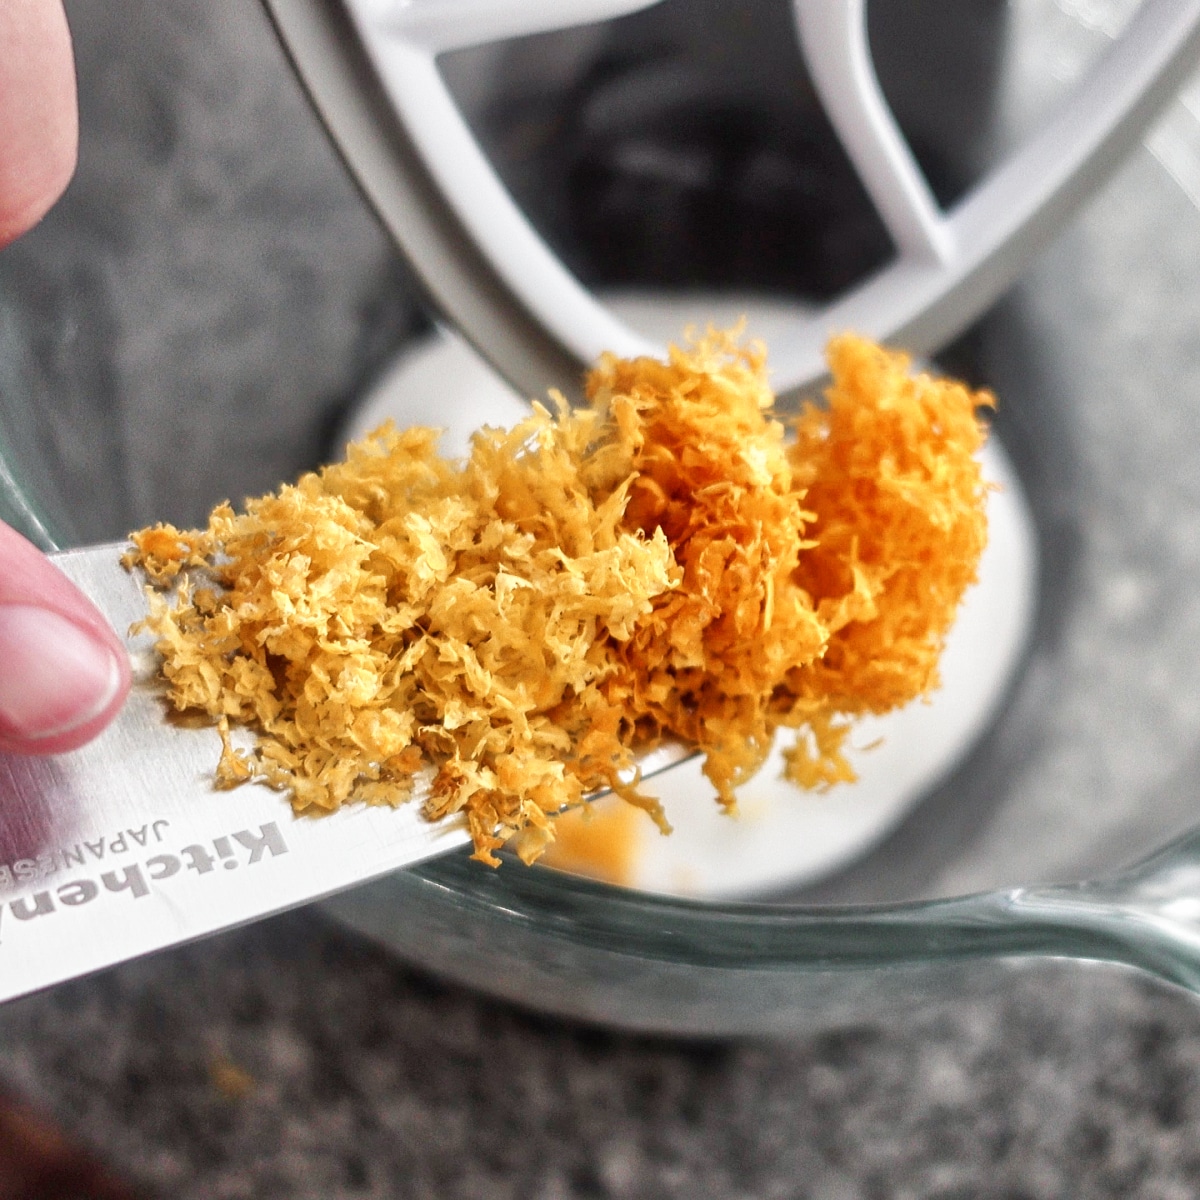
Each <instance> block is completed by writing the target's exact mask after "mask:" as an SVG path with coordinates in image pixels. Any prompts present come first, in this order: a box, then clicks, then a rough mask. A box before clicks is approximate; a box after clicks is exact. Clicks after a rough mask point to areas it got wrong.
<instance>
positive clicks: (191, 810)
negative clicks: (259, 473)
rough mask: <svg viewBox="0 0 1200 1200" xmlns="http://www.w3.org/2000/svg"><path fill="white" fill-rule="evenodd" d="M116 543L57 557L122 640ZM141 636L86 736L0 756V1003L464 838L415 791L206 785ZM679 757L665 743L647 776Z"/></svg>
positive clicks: (139, 606)
mask: <svg viewBox="0 0 1200 1200" xmlns="http://www.w3.org/2000/svg"><path fill="white" fill-rule="evenodd" d="M124 549H125V548H124V547H123V546H120V545H106V546H95V547H90V548H87V549H83V550H71V551H66V552H64V553H62V554H59V555H56V556H55V558H56V562H57V564H58V566H59V567H60V568H61V569H62V570H63V571H64V572H65V573H66V574H67V575H68V576H69V577H70V578H71V579H72V580H74V582H75V583H76V584H78V585H79V586H80V587H81V588H82V589H83V591H84V592H86V593H87V594H88V595H89V596H90V597H91V598H92V599H93V600H94V601H95V602H96V604H97V605H98V606H99V607H100V609H101V611H102V612H103V613H104V614H105V615H106V616H107V617H108V619H109V620H110V621H111V622H112V624H113V626H114V627H115V628H116V629H117V630H118V631H119V632H121V633H125V631H127V630H128V629H129V627H130V625H131V624H133V623H134V622H135V621H137V620H138V619H139V618H140V617H142V616H144V615H145V612H146V603H145V599H144V597H143V595H142V590H141V584H140V582H139V581H138V580H137V579H136V578H134V577H133V576H131V575H130V574H129V573H128V572H127V571H126V570H125V569H124V568H122V567H121V566H120V564H119V558H120V556H121V554H122V553H123V552H124ZM151 640H152V639H151V638H149V637H148V636H146V635H141V636H139V637H127V643H128V647H129V651H130V654H131V655H132V656H133V660H134V664H135V672H134V674H135V683H134V687H133V691H132V693H131V694H130V697H129V700H128V701H127V703H126V705H125V707H124V708H123V709H122V711H121V713H120V715H119V716H118V717H117V719H116V721H115V722H114V723H113V724H112V725H111V726H110V727H109V728H108V729H107V730H106V731H105V732H104V733H103V734H101V736H100V737H99V738H97V739H96V740H95V741H94V742H92V743H91V744H89V745H87V746H85V747H83V748H82V749H80V750H76V751H73V752H71V753H69V754H62V755H57V756H55V757H52V758H30V757H25V756H21V755H3V754H0V1001H4V1000H9V999H13V998H14V997H17V996H21V995H24V994H26V993H28V992H32V991H36V990H38V989H39V988H44V987H47V986H49V985H51V984H54V983H59V982H61V981H63V980H65V979H69V978H73V977H75V976H78V975H84V974H87V973H88V972H91V971H95V970H98V969H100V968H102V967H107V966H111V965H113V964H115V963H119V962H123V961H125V960H127V959H130V958H135V957H137V956H139V955H142V954H147V953H150V952H152V951H155V950H160V949H163V948H165V947H168V946H173V945H176V944H178V943H180V942H185V941H190V940H192V939H194V938H198V937H203V936H205V935H207V934H211V933H216V932H217V931H219V930H222V929H228V928H231V927H233V926H236V925H241V924H245V923H247V922H250V921H254V920H257V919H259V918H261V917H265V916H268V915H270V914H271V913H276V912H280V911H282V910H283V909H286V908H291V907H295V906H297V905H301V904H306V903H308V902H310V901H313V900H317V899H320V898H321V897H323V896H328V895H330V894H331V893H334V892H337V891H341V890H342V889H344V888H348V887H352V886H354V885H355V884H359V883H365V882H366V881H368V880H370V879H373V878H375V877H377V876H379V875H383V874H386V873H387V872H389V871H394V870H398V869H400V868H403V867H408V866H412V865H413V864H415V863H418V862H421V861H422V860H424V859H427V858H431V857H433V856H434V855H437V854H443V853H446V852H447V851H450V850H454V849H457V848H460V847H462V846H465V845H466V844H467V843H468V842H469V841H470V837H469V835H468V833H467V830H466V825H465V822H464V821H462V820H461V819H460V818H452V819H447V820H443V821H440V822H437V823H433V822H430V821H427V820H425V819H424V817H422V816H421V804H420V799H421V798H420V796H419V795H417V796H414V798H413V800H412V802H410V803H407V804H404V805H402V806H400V807H399V808H396V809H391V808H379V807H374V808H372V807H367V806H365V805H359V806H350V807H347V808H344V809H342V810H340V811H339V812H336V813H333V814H331V815H329V816H326V817H320V818H312V817H296V816H294V815H293V813H292V810H291V807H290V805H289V804H288V802H287V800H286V798H285V797H283V796H282V795H281V794H280V793H279V792H276V791H273V790H272V789H270V788H268V787H266V786H264V785H262V784H254V783H251V784H246V785H244V786H242V787H239V788H236V789H234V790H232V791H219V790H217V789H216V788H215V787H214V786H213V782H212V780H213V770H214V767H215V765H216V762H217V758H218V756H219V754H220V739H219V736H218V734H217V732H216V730H215V729H213V728H211V727H200V728H188V727H184V726H182V725H180V724H179V723H177V722H174V723H173V722H171V721H168V719H167V709H166V706H165V704H164V701H163V698H162V696H161V693H160V691H159V689H158V687H157V686H156V684H155V682H154V676H155V674H156V664H155V661H154V655H153V651H152V649H151ZM685 756H686V755H685V752H684V751H683V750H682V749H677V748H674V747H666V748H664V750H663V751H662V752H657V753H656V754H655V756H653V758H652V759H649V760H648V761H647V762H646V763H645V765H644V767H643V771H644V773H645V774H647V775H648V774H651V773H653V772H655V771H657V770H661V769H663V768H665V767H667V766H670V765H672V764H673V763H675V762H678V761H680V760H681V759H682V758H683V757H685ZM481 869H486V868H481ZM506 869H512V868H506Z"/></svg>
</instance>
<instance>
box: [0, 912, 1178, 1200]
mask: <svg viewBox="0 0 1200 1200" xmlns="http://www.w3.org/2000/svg"><path fill="white" fill-rule="evenodd" d="M231 1067H234V1068H237V1070H236V1071H234V1072H233V1078H234V1080H235V1082H236V1084H237V1086H234V1087H231V1086H230V1084H229V1080H228V1078H227V1076H229V1075H230V1068H231ZM242 1073H244V1076H245V1077H244V1078H243V1075H242ZM0 1077H2V1078H3V1079H4V1080H5V1081H6V1082H9V1083H11V1084H14V1085H16V1086H17V1087H19V1088H20V1090H21V1091H22V1093H23V1094H25V1095H27V1096H29V1097H31V1098H33V1099H35V1100H36V1101H38V1102H39V1103H42V1104H44V1105H46V1106H47V1107H48V1108H49V1109H50V1110H51V1111H52V1112H54V1113H55V1114H56V1115H57V1116H59V1117H60V1118H61V1119H62V1120H63V1121H64V1122H65V1124H66V1125H67V1127H68V1128H69V1129H71V1130H72V1131H74V1132H76V1133H78V1134H79V1135H81V1136H82V1137H83V1138H84V1139H85V1140H86V1141H87V1142H89V1143H90V1144H91V1145H93V1146H94V1147H96V1148H97V1149H99V1150H101V1151H102V1152H103V1153H104V1154H105V1155H106V1156H107V1157H108V1158H109V1160H110V1161H111V1162H113V1163H114V1164H116V1165H118V1166H119V1167H120V1168H121V1169H122V1171H123V1172H124V1173H125V1175H126V1177H127V1178H128V1179H129V1180H130V1181H131V1182H132V1183H134V1184H135V1185H137V1186H139V1187H141V1188H142V1189H143V1190H144V1193H145V1194H146V1195H147V1196H164V1197H175V1198H177V1200H192V1198H193V1197H194V1198H195V1200H201V1198H203V1200H217V1198H221V1200H224V1198H231V1200H232V1198H235V1197H236V1198H239V1200H240V1198H242V1197H246V1198H249V1197H255V1198H263V1200H266V1198H270V1197H281V1198H282V1197H289V1198H294V1200H308V1198H310V1197H311V1198H312V1200H330V1198H334V1197H360V1196H361V1197H379V1198H381V1200H382V1198H384V1197H419V1198H421V1200H528V1198H533V1200H560V1198H561V1200H565V1198H567V1197H571V1198H579V1200H599V1198H601V1197H611V1198H613V1200H617V1198H626V1197H628V1198H630V1200H634V1198H636V1200H658V1198H660V1197H661V1198H667V1197H672V1198H673V1197H679V1198H689V1200H690V1198H694V1200H710V1198H711V1200H730V1198H737V1200H751V1198H754V1200H775V1198H778V1200H785V1198H787V1200H791V1198H796V1200H799V1198H801V1197H803V1198H805V1200H918V1198H921V1200H929V1198H933V1197H936V1198H938V1200H952V1198H953V1200H968V1198H972V1200H974V1198H986V1200H993V1198H994V1200H1057V1198H1060V1197H1068V1196H1070V1197H1078V1198H1081V1200H1083V1198H1093V1197H1095V1198H1100V1197H1104V1198H1106V1200H1107V1198H1109V1197H1111V1198H1114V1200H1115V1198H1117V1197H1122V1198H1127V1200H1186V1198H1188V1197H1191V1196H1194V1195H1195V1194H1196V1190H1197V1188H1198V1187H1200V1138H1198V1134H1200V1085H1198V1081H1200V1007H1198V1006H1197V1005H1196V1004H1195V1003H1194V1002H1193V1001H1192V1000H1190V999H1189V998H1187V997H1185V996H1183V995H1181V994H1179V993H1174V992H1170V991H1167V990H1165V989H1159V988H1156V987H1152V986H1150V985H1146V984H1143V983H1140V982H1138V981H1137V980H1136V979H1134V978H1133V977H1132V976H1130V975H1128V974H1125V973H1119V972H1115V971H1109V970H1103V971H1093V970H1081V969H1079V968H1075V967H1061V968H1060V967H1047V968H1046V969H1044V970H1042V971H1038V972H1035V973H1034V974H1032V975H1031V976H1029V977H1028V978H1026V979H1024V980H1022V981H1018V982H1015V983H1014V984H1013V986H1012V987H1011V988H1009V989H1006V990H1005V991H1004V992H1003V993H1002V994H997V995H995V996H994V997H991V998H987V999H983V1000H979V1001H974V1002H971V1003H959V1004H954V1005H949V1006H944V1005H934V1006H930V1007H929V1008H927V1009H921V1010H917V1011H911V1012H898V1013H897V1014H896V1017H895V1020H894V1021H890V1022H888V1023H887V1025H886V1027H881V1026H880V1025H878V1024H876V1025H871V1026H850V1027H845V1028H838V1029H831V1030H829V1031H828V1032H827V1033H825V1034H822V1035H820V1036H818V1037H815V1038H806V1039H803V1040H793V1041H786V1040H785V1041H781V1042H773V1043H769V1044H768V1043H754V1042H744V1043H739V1042H730V1043H717V1044H697V1043H692V1044H689V1043H685V1042H675V1041H663V1040H652V1039H645V1038H636V1037H631V1036H626V1035H622V1034H618V1033H611V1032H604V1031H598V1030H594V1029H586V1028H582V1027H577V1026H572V1025H568V1024H561V1023H558V1022H555V1021H551V1020H548V1019H545V1018H541V1017H537V1016H534V1015H530V1014H529V1013H526V1012H521V1011H518V1010H515V1009H512V1008H509V1007H506V1006H503V1005H500V1004H495V1003H492V1002H489V1001H488V1000H485V999H481V998H478V997H476V996H473V995H471V994H468V993H466V992H462V991H459V990H457V989H454V988H451V987H446V986H443V985H441V984H439V983H437V982H435V981H432V980H430V979H428V978H425V977H422V976H421V975H419V974H413V973H411V972H409V971H408V970H406V969H405V968H404V967H402V966H400V965H398V964H397V963H395V962H394V961H392V960H391V959H389V957H388V956H386V955H385V954H383V953H381V952H379V951H377V950H376V949H374V948H372V947H370V946H368V945H365V944H363V943H361V942H359V941H357V940H356V939H354V938H353V937H350V936H347V935H344V934H343V933H341V932H340V931H338V930H337V929H335V928H333V927H331V926H330V925H328V924H326V923H325V921H324V919H323V918H321V917H319V916H316V915H313V914H311V913H300V914H295V915H291V916H287V917H283V918H278V919H275V920H273V921H270V922H267V923H265V924H262V925H259V926H257V927H255V928H252V929H249V930H246V931H243V932H239V933H234V934H231V935H228V936H225V937H223V938H220V939H217V940H214V941H211V942H208V943H205V944H201V945H197V946H195V947H191V948H186V949H183V950H179V951H176V952H172V953H170V954H166V955H162V956H160V957H158V958H156V959H154V960H151V961H148V962H142V963H137V964H132V965H129V966H126V967H122V968H119V969H117V970H114V971H110V972H108V973H106V974H104V975H102V976H100V977H98V978H95V979H91V980H87V981H82V982H78V983H74V984H70V985H68V986H66V987H63V988H60V989H58V990H57V991H55V992H54V993H53V994H51V995H47V996H41V997H34V998H30V999H27V1000H24V1001H20V1002H17V1003H15V1004H13V1005H10V1006H8V1007H7V1008H5V1009H3V1010H0Z"/></svg>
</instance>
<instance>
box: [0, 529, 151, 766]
mask: <svg viewBox="0 0 1200 1200" xmlns="http://www.w3.org/2000/svg"><path fill="white" fill-rule="evenodd" d="M129 683H130V669H129V657H128V655H127V654H126V653H125V649H124V647H123V646H122V644H121V641H120V639H119V638H118V637H117V635H116V634H115V633H114V632H113V630H112V629H111V628H110V627H109V625H108V623H107V622H106V621H105V620H104V618H103V617H102V616H101V615H100V613H99V612H98V611H97V610H96V609H95V607H93V605H92V603H91V601H89V600H88V599H87V597H86V596H84V594H83V593H82V592H81V591H80V590H79V589H78V588H77V587H76V586H75V585H74V584H73V583H72V582H71V581H70V580H69V579H68V578H67V577H66V576H65V575H64V574H63V573H62V572H61V571H59V570H58V568H57V567H55V566H54V564H53V563H52V562H50V560H49V559H47V558H46V557H45V556H44V555H42V554H41V552H40V551H38V550H37V549H36V548H35V547H34V546H32V545H31V544H30V543H29V542H27V541H26V540H25V539H24V538H23V537H21V536H20V535H19V534H17V533H14V532H13V530H11V529H9V528H8V526H7V525H0V751H7V752H9V753H18V754H58V753H61V752H62V751H64V750H73V749H75V747H77V746H81V745H82V744H83V743H84V742H86V741H88V740H89V739H90V738H92V737H94V736H95V735H96V734H97V733H99V732H100V730H101V729H103V728H104V727H105V725H107V724H108V723H109V721H111V720H112V718H113V717H114V716H116V714H117V710H118V709H119V708H120V707H121V703H122V701H123V700H124V699H125V695H126V693H127V692H128V691H129Z"/></svg>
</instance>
